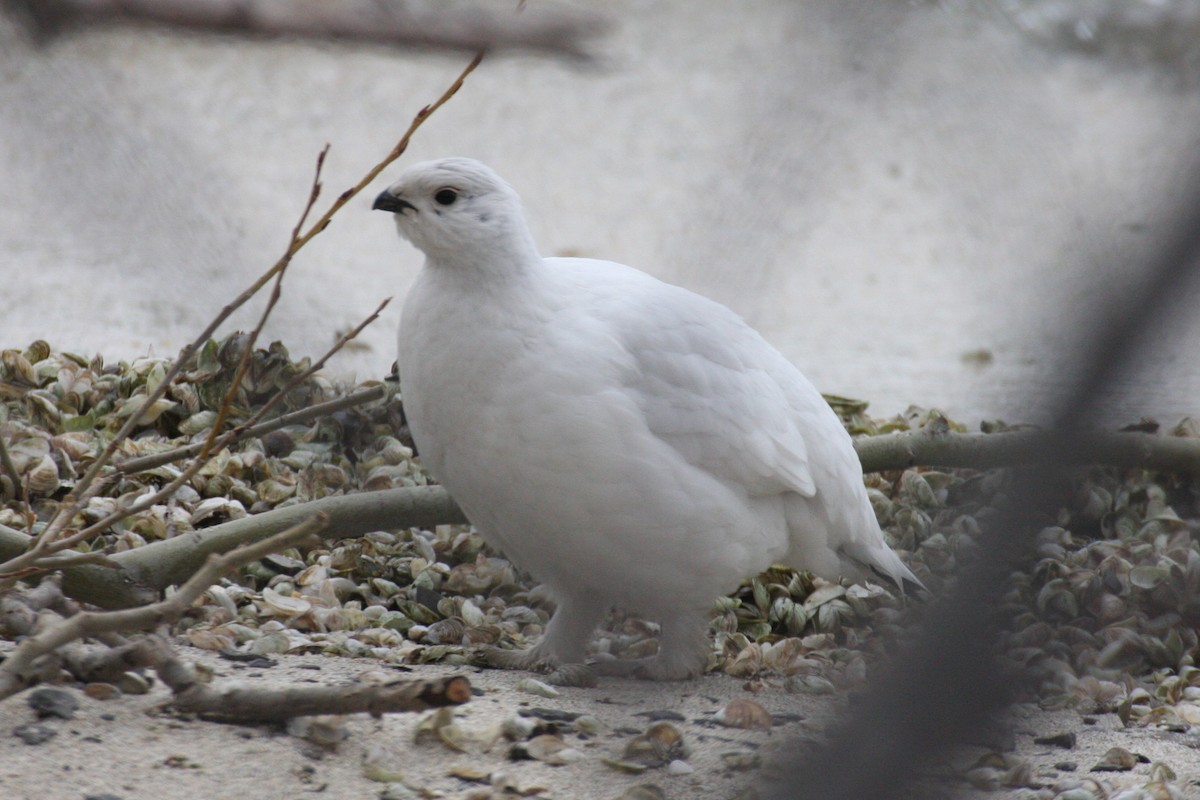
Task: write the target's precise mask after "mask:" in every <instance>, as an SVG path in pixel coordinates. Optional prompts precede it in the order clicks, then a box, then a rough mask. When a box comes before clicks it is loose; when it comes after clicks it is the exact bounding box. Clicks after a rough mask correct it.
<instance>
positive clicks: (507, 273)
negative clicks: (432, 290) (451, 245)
mask: <svg viewBox="0 0 1200 800" xmlns="http://www.w3.org/2000/svg"><path fill="white" fill-rule="evenodd" d="M425 268H426V269H427V270H428V271H429V272H430V273H431V275H435V276H437V279H438V282H439V283H441V284H443V285H444V286H447V287H449V286H450V285H453V287H454V289H455V290H456V291H458V292H462V293H468V294H470V293H476V292H481V291H482V292H487V293H489V294H491V293H495V292H499V291H502V290H505V289H508V288H513V289H519V288H520V287H522V286H525V285H527V284H530V285H532V284H536V283H537V281H538V276H539V274H540V272H541V271H542V270H543V269H545V263H544V261H543V260H542V257H541V255H540V254H539V253H538V251H537V247H536V246H535V245H534V243H533V238H532V237H530V236H528V235H526V236H517V237H506V238H504V239H497V240H493V241H489V242H487V243H486V244H480V245H478V246H476V247H471V248H457V249H455V250H454V251H453V252H447V253H440V252H436V251H435V252H427V253H426V259H425Z"/></svg>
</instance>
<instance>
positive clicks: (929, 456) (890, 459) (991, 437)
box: [854, 430, 1200, 474]
mask: <svg viewBox="0 0 1200 800" xmlns="http://www.w3.org/2000/svg"><path fill="white" fill-rule="evenodd" d="M1047 436H1048V434H1047V433H1046V432H1044V431H1036V430H1029V431H1012V432H1008V433H947V434H934V435H930V434H927V433H923V432H921V431H916V432H913V433H900V434H895V435H891V436H868V437H863V438H860V439H855V440H854V449H855V450H856V451H857V452H858V458H859V460H860V461H862V465H863V471H864V472H881V471H883V470H892V469H906V468H908V467H918V466H926V467H931V466H939V467H968V468H971V469H993V468H995V467H1015V466H1020V465H1025V464H1032V463H1034V462H1035V461H1036V459H1037V458H1039V457H1040V456H1041V455H1042V454H1044V452H1045V450H1044V447H1045V441H1046V437H1047ZM1067 441H1069V443H1070V446H1069V447H1067V448H1060V449H1058V450H1057V451H1056V453H1055V455H1056V457H1057V459H1058V463H1060V464H1107V465H1111V466H1116V467H1140V468H1142V469H1150V470H1159V471H1162V472H1184V473H1187V472H1191V473H1196V474H1200V439H1185V438H1181V437H1178V436H1156V435H1154V434H1149V433H1108V432H1104V431H1088V432H1080V433H1075V434H1071V435H1070V437H1069V439H1067Z"/></svg>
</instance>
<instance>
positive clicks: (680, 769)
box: [667, 758, 696, 775]
mask: <svg viewBox="0 0 1200 800" xmlns="http://www.w3.org/2000/svg"><path fill="white" fill-rule="evenodd" d="M695 771H696V768H695V767H693V766H692V765H691V764H689V763H688V762H686V761H684V760H683V759H679V758H677V759H675V760H674V761H672V762H671V763H670V764H667V774H668V775H691V774H692V773H693V772H695Z"/></svg>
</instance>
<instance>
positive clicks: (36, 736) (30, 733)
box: [13, 723, 58, 745]
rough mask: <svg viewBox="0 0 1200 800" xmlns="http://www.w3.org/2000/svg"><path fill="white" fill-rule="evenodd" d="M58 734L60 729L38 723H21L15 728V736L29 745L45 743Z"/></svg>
mask: <svg viewBox="0 0 1200 800" xmlns="http://www.w3.org/2000/svg"><path fill="white" fill-rule="evenodd" d="M57 735H58V731H55V730H52V729H51V728H49V727H47V726H45V725H38V724H37V723H30V724H28V725H20V726H18V727H16V728H13V736H15V737H17V738H18V739H20V740H21V741H22V742H24V743H25V744H28V745H35V744H44V743H46V742H48V741H50V740H51V739H53V738H54V737H55V736H57Z"/></svg>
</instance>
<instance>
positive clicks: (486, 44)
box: [8, 0, 608, 59]
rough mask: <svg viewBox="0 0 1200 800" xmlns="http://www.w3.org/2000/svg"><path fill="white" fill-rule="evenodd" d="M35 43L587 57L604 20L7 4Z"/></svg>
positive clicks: (48, 0)
mask: <svg viewBox="0 0 1200 800" xmlns="http://www.w3.org/2000/svg"><path fill="white" fill-rule="evenodd" d="M8 3H9V4H10V5H11V6H15V7H16V8H17V9H18V10H19V11H21V12H24V15H25V16H26V18H28V19H30V20H31V21H32V23H33V25H34V28H35V31H36V33H37V34H38V35H39V36H40V37H41V38H43V39H45V38H50V37H53V36H56V35H59V34H60V33H61V32H62V31H64V30H67V29H72V28H80V27H83V26H95V25H112V24H123V23H153V24H159V25H168V26H172V27H176V28H184V29H191V30H200V31H207V32H213V33H238V34H249V35H253V36H262V37H272V38H274V37H293V38H306V39H342V40H349V41H360V42H373V43H377V44H388V45H402V46H408V47H431V48H432V47H436V48H441V49H450V50H465V51H469V52H473V53H474V52H478V51H481V50H488V51H495V50H505V49H508V50H513V49H519V50H530V51H538V52H543V53H548V54H552V55H559V56H569V57H571V58H576V59H585V58H588V56H589V52H588V48H587V45H588V43H589V41H590V40H592V39H594V38H595V37H596V36H597V35H599V34H600V33H602V32H603V31H604V30H606V29H607V28H608V22H607V20H606V18H604V17H601V16H599V15H596V14H593V13H585V12H583V11H580V10H577V9H571V8H566V7H561V6H558V7H555V6H549V7H547V6H544V5H542V4H540V3H539V4H537V5H535V6H532V7H530V8H528V9H524V10H523V11H522V12H521V13H516V10H515V8H514V7H513V6H509V5H505V4H500V3H472V4H469V5H468V4H463V3H454V4H447V3H445V2H441V0H338V2H329V0H8Z"/></svg>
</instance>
